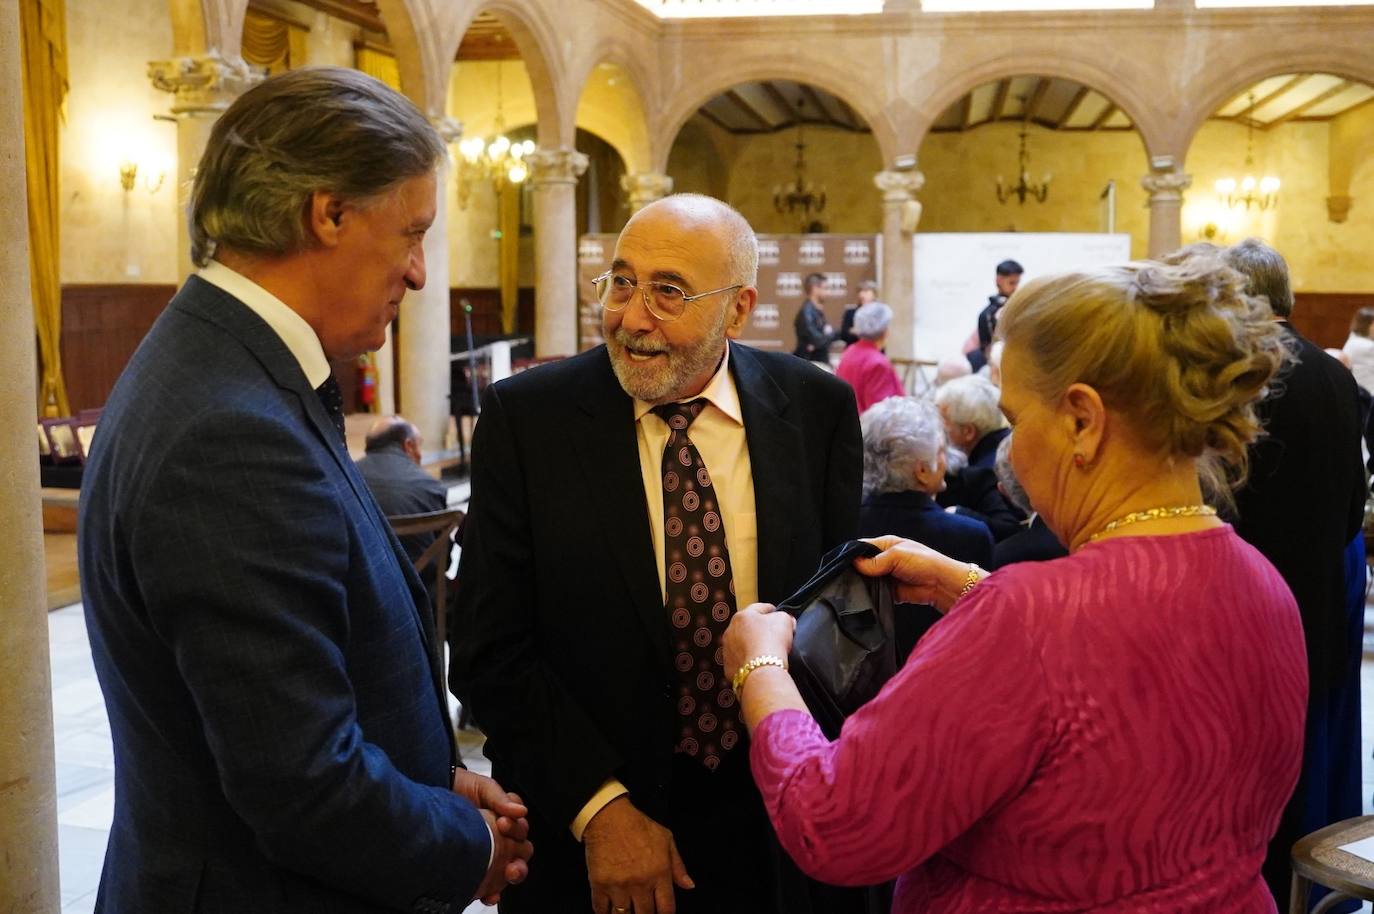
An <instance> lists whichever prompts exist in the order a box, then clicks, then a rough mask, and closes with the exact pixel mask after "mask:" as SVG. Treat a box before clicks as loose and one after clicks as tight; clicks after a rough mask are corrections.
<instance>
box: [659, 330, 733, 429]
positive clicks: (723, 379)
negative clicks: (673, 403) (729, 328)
mask: <svg viewBox="0 0 1374 914" xmlns="http://www.w3.org/2000/svg"><path fill="white" fill-rule="evenodd" d="M701 397H705V398H706V400H707V402H709V403H710V404H711V405H712V406H714V407H715V408H716V409H718V410H720V411H721V412H723V413H724V414H725V415H726V416H728V417H729V418H730V420H731V421H732V422H734V423H735V424H736V425H739V426H743V425H744V412H743V411H742V410H741V409H740V405H739V391H738V390H737V389H736V388H735V379H734V378H733V377H732V376H731V374H730V343H729V341H727V342H726V343H725V357H724V358H722V359H721V360H720V367H719V368H717V369H716V373H715V374H714V375H712V376H711V380H710V381H708V382H706V386H705V387H703V388H702V390H701V393H699V394H695V395H693V396H690V397H683V398H682V399H681V400H678V401H677V402H679V403H686V402H688V401H690V400H696V399H699V398H701ZM634 403H635V421H636V422H638V421H639V420H640V419H643V418H644V415H645V414H646V413H648V412H649V411H650V410H652V409H653V408H654V404H652V403H649V402H647V401H645V400H640V399H636V400H635V401H634Z"/></svg>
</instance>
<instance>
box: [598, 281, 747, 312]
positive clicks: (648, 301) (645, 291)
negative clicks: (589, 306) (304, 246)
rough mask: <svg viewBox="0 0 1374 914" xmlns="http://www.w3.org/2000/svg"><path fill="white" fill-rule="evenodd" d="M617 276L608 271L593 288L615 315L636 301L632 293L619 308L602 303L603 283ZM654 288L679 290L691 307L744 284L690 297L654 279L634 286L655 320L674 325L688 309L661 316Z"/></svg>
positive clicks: (604, 306) (685, 303) (681, 289)
mask: <svg viewBox="0 0 1374 914" xmlns="http://www.w3.org/2000/svg"><path fill="white" fill-rule="evenodd" d="M615 275H616V272H615V271H614V270H607V271H606V272H605V273H602V274H601V275H600V276H597V277H596V278H594V279H593V280H592V288H594V289H596V290H597V296H596V300H597V304H598V305H600V307H601V308H602V309H604V310H606V311H610V312H611V313H613V314H614V313H616V312H620V311H624V310H625V309H626V308H628V307H629V306H630V302H632V301H634V299H635V297H634V293H631V294H630V295H629V297H627V298H626V299H625V301H624V303H623V304H621V305H619V306H618V307H613V306H612V305H610V304H608V303H607V302H603V301H601V294H600V289H601V283H603V282H609V281H610V280H611V279H612V278H613V277H614V276H615ZM625 278H626V279H628V277H625ZM654 286H668V287H669V288H672V289H677V290H678V291H679V292H681V293H682V303H683V304H684V305H690V304H691V303H692V302H694V301H696V300H697V299H700V298H706V297H707V296H709V295H719V294H720V293H722V292H733V291H735V290H736V289H743V288H744V283H742V282H739V283H735V284H734V285H733V286H721V287H720V288H719V289H712V290H711V291H710V292H698V293H697V294H696V295H688V294H687V292H686V290H685V289H683V288H682V287H681V286H679V285H677V284H676V283H671V282H660V281H658V280H653V279H651V280H645V281H644V282H637V283H635V284H634V287H635V290H636V291H638V292H639V294H640V295H641V296H642V297H643V299H644V307H645V308H646V309H647V310H648V312H649V313H650V314H652V315H653V316H654V319H655V320H658V321H661V322H663V323H665V324H668V323H672V322H673V321H675V320H677V319H678V318H680V317H682V314H686V313H687V309H686V308H683V310H682V314H678V315H676V316H674V317H664V316H663V315H662V314H659V313H658V311H657V309H655V308H654V304H653V297H652V296H651V295H650V291H651V289H652V287H654Z"/></svg>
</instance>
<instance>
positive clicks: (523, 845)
mask: <svg viewBox="0 0 1374 914" xmlns="http://www.w3.org/2000/svg"><path fill="white" fill-rule="evenodd" d="M453 792H454V793H456V794H458V796H460V797H462V798H463V799H465V800H467V801H468V802H469V803H471V804H472V805H473V806H476V807H477V808H478V809H479V810H480V811H481V813H482V818H484V819H486V820H487V827H488V828H490V829H491V836H492V840H493V841H494V842H495V846H494V847H493V854H492V861H491V866H490V867H489V868H488V869H487V875H486V878H485V879H483V880H482V884H481V885H480V886H479V887H478V889H477V895H476V896H475V897H477V898H480V899H481V900H482V903H483V904H488V905H493V904H496V902H497V901H499V900H500V898H501V890H502V889H503V888H505V887H506V886H507V885H514V884H515V883H517V882H521V881H523V880H524V878H525V876H527V875H528V874H529V865H528V863H527V862H526V861H528V860H529V859H530V855H531V854H533V853H534V845H532V844H530V842H529V834H530V825H529V823H528V822H527V821H525V816H527V815H529V810H528V809H526V808H525V804H524V803H522V802H521V801H520V797H519V796H518V795H516V794H513V793H507V792H506V791H505V790H503V789H502V788H501V785H500V784H498V783H496V781H494V780H492V779H491V778H489V777H485V776H483V775H480V774H475V773H474V772H471V771H468V770H467V769H466V768H459V769H458V770H457V771H455V772H454V773H453Z"/></svg>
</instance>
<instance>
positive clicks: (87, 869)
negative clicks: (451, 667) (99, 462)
mask: <svg viewBox="0 0 1374 914" xmlns="http://www.w3.org/2000/svg"><path fill="white" fill-rule="evenodd" d="M464 497H465V496H464ZM1368 618H1369V619H1370V620H1371V622H1374V613H1370V614H1369V616H1368ZM48 632H49V639H50V645H51V653H52V683H53V730H54V736H55V740H56V744H57V823H58V842H59V854H60V857H61V876H62V911H63V914H69V912H70V914H90V912H91V911H92V909H93V907H94V905H95V890H96V887H97V885H98V884H99V881H100V866H101V862H102V860H103V859H104V855H105V838H106V834H107V833H108V832H109V829H110V821H111V817H112V814H113V808H114V786H113V776H114V762H113V758H112V754H111V748H110V727H109V722H108V720H107V719H106V716H105V706H104V702H103V699H102V697H101V694H100V687H99V685H98V683H97V682H96V678H95V669H94V667H93V666H92V665H91V653H90V646H89V644H88V643H87V640H86V622H85V618H84V617H83V616H82V614H81V607H80V606H79V605H77V606H69V607H67V608H65V609H61V610H58V611H56V612H53V613H50V614H49V615H48ZM1361 691H1362V708H1363V713H1364V728H1363V733H1364V766H1365V767H1364V799H1365V810H1364V811H1365V812H1366V813H1369V812H1371V811H1374V809H1371V805H1370V798H1371V795H1372V794H1374V762H1371V758H1370V753H1371V751H1374V631H1367V632H1366V634H1365V655H1364V665H1363V668H1362V669H1361ZM454 719H455V720H456V719H457V716H456V708H455V717H454ZM481 739H482V738H481V736H480V735H478V734H475V733H473V732H465V733H464V734H463V735H462V736H461V737H460V740H459V745H460V749H461V751H462V753H463V758H464V759H465V760H466V761H467V763H468V765H469V767H471V768H472V769H473V770H476V771H481V772H482V773H484V774H485V773H488V772H489V766H488V763H487V761H486V759H485V758H484V757H483V756H482V754H481ZM488 910H490V909H488V908H484V907H483V906H482V905H480V904H473V905H472V906H470V907H469V908H468V912H469V914H475V912H482V911H488ZM1362 910H1363V911H1364V912H1369V911H1370V906H1369V905H1365V907H1364V908H1363V909H1362Z"/></svg>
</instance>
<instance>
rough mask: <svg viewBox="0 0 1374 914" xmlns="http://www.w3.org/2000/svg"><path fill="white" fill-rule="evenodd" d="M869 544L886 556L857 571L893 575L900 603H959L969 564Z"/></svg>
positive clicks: (905, 544)
mask: <svg viewBox="0 0 1374 914" xmlns="http://www.w3.org/2000/svg"><path fill="white" fill-rule="evenodd" d="M865 542H868V543H872V544H873V545H875V546H877V547H878V548H879V549H881V550H882V552H880V553H878V554H877V555H875V556H874V557H873V558H871V559H855V560H854V570H855V571H857V572H859V574H862V575H867V576H868V577H870V578H877V577H882V576H883V575H890V576H891V577H892V580H893V582H894V584H895V585H896V586H895V587H894V588H893V589H894V591H895V596H896V598H897V600H898V602H901V603H929V604H930V605H931V606H934V607H935V608H936V609H938V610H940V611H941V612H944V611H945V610H947V609H949V608H950V607H951V606H953V605H954V601H955V600H957V599H959V594H960V592H961V591H962V590H963V589H964V584H965V582H967V581H968V571H969V566H968V563H967V562H960V561H956V560H955V559H952V558H950V557H949V556H947V555H942V554H941V553H939V552H936V551H935V550H934V549H931V548H930V547H929V546H923V545H921V544H920V543H916V542H913V541H911V540H904V539H902V538H901V537H899V536H879V537H875V538H873V539H867V540H865ZM986 576H987V572H982V571H980V573H979V580H981V579H982V578H983V577H986ZM727 656H728V650H727Z"/></svg>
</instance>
